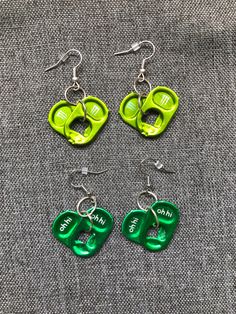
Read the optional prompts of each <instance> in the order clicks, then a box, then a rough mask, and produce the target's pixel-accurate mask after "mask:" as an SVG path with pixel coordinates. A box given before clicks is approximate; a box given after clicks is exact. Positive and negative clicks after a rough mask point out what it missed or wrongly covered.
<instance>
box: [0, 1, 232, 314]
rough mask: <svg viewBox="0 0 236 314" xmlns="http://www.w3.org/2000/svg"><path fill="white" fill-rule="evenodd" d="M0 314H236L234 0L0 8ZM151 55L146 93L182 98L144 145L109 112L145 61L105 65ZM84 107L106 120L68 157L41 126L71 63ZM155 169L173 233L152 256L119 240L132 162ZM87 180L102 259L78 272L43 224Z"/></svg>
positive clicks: (133, 174) (138, 181)
mask: <svg viewBox="0 0 236 314" xmlns="http://www.w3.org/2000/svg"><path fill="white" fill-rule="evenodd" d="M0 6H1V13H0V14H1V15H0V27H1V61H0V62H1V149H2V158H1V174H2V182H3V185H2V189H1V196H2V201H1V279H2V283H1V289H2V292H1V307H0V313H1V314H10V313H11V314H20V313H22V314H23V313H24V314H25V313H30V314H38V313H43V314H46V313H55V314H57V313H58V314H59V313H71V314H72V313H73V314H74V313H76V314H78V313H165V314H166V313H189V314H190V313H191V314H192V313H197V314H199V313H207V314H208V313H210V314H211V313H217V314H222V313H227V314H228V313H230V314H231V313H236V305H235V264H234V263H235V250H236V246H235V243H236V241H235V240H236V234H235V201H236V197H235V170H236V169H235V168H236V167H235V161H234V159H235V134H236V133H235V113H236V109H235V108H236V107H235V105H236V103H235V99H236V93H235V51H236V45H235V43H236V22H235V21H236V20H235V18H236V14H235V11H236V4H235V1H234V0H224V1H221V0H214V1H211V0H173V1H168V0H160V1H157V0H150V1H149V0H146V1H145V0H136V1H128V0H126V1H122V0H111V1H108V0H106V1H103V0H99V1H92V0H91V1H89V0H80V1H66V0H56V1H53V0H28V1H26V0H18V1H8V0H1V1H0ZM143 39H149V40H152V41H153V43H154V44H155V45H156V48H157V52H156V54H155V57H154V58H153V59H152V60H151V61H150V62H148V63H147V70H148V76H149V78H150V79H151V81H152V83H153V86H156V85H166V86H169V87H170V88H172V89H173V90H175V91H176V92H177V93H178V95H179V96H180V100H181V102H180V107H179V110H178V113H177V115H176V117H175V119H174V120H173V121H172V123H171V125H170V126H169V128H168V130H167V131H166V132H165V133H164V134H163V136H161V137H159V138H158V139H154V140H150V139H146V138H144V137H142V136H140V135H139V134H138V132H137V131H135V130H134V129H132V128H130V127H129V126H128V125H126V124H125V123H123V121H122V120H121V118H120V117H119V116H118V114H117V110H118V108H119V103H120V101H121V100H122V98H123V97H124V96H125V95H127V93H128V92H129V91H130V90H132V84H133V79H134V77H135V75H137V72H138V70H139V67H140V64H141V60H142V57H143V56H145V55H146V53H147V52H148V50H145V49H144V50H142V51H140V52H138V53H136V54H130V55H127V56H122V57H121V56H120V57H115V56H113V52H115V51H117V50H120V49H127V48H128V47H129V46H130V45H131V44H132V43H133V42H135V41H137V40H143ZM70 48H77V49H80V51H81V52H82V54H83V57H84V59H83V63H82V66H81V67H80V69H79V76H80V78H81V83H82V85H83V87H84V88H85V89H86V91H87V92H88V94H92V95H96V96H98V97H99V98H101V99H102V100H103V101H104V102H106V103H107V105H108V106H109V109H110V117H109V121H108V123H107V124H106V126H105V127H104V129H103V131H102V132H101V133H100V134H99V136H98V138H97V139H96V141H94V142H93V143H92V144H91V145H89V146H87V147H85V148H76V147H73V146H72V145H70V144H69V143H68V142H67V141H66V140H65V139H64V138H62V137H61V136H59V135H58V134H57V133H55V132H54V131H53V130H52V129H51V128H50V126H49V124H48V122H47V115H48V112H49V110H50V108H51V107H52V105H53V104H54V103H55V102H57V101H59V100H60V99H62V98H63V97H64V96H63V95H64V90H65V88H66V87H67V86H68V85H69V84H70V80H71V75H72V66H73V65H74V64H75V63H76V61H77V59H76V58H75V57H74V58H72V59H71V60H70V61H69V62H68V63H66V64H65V65H63V66H61V67H59V68H58V69H56V70H53V71H51V72H48V73H44V69H45V68H46V67H48V66H49V65H51V64H53V62H55V61H56V60H57V59H58V56H59V55H61V54H63V53H64V52H65V51H67V50H68V49H70ZM146 156H153V157H155V158H157V159H159V160H161V161H162V162H163V163H164V164H166V166H167V167H169V168H171V169H174V170H175V171H176V173H175V174H174V175H163V174H159V173H157V172H153V173H152V182H153V186H154V190H155V192H156V193H157V194H158V197H160V198H161V199H167V200H169V201H172V202H174V203H175V204H177V205H178V207H179V208H180V210H181V222H180V224H179V227H178V229H177V232H176V234H175V237H174V240H173V241H172V243H171V244H170V246H169V247H168V249H167V250H165V251H163V252H160V253H150V252H147V251H145V250H144V249H143V248H142V247H140V246H137V245H135V244H134V243H131V242H128V241H127V240H125V239H124V238H123V237H122V235H121V231H120V229H121V223H122V219H123V217H124V215H125V214H126V213H127V212H128V211H129V210H130V209H133V208H135V207H136V196H137V193H138V192H139V191H141V190H142V189H143V188H144V184H145V178H143V176H141V174H140V170H139V162H140V160H141V159H142V158H144V157H146ZM82 165H87V166H89V167H91V169H94V170H95V169H97V170H100V169H104V168H109V170H110V171H109V172H108V173H106V174H104V175H101V176H96V177H95V176H94V177H90V178H89V180H88V183H89V185H90V186H91V188H92V189H93V190H94V191H95V193H96V194H97V196H98V201H99V205H100V206H102V207H104V208H106V209H108V210H109V211H110V212H111V213H112V215H113V216H114V218H115V226H114V230H113V232H112V234H111V236H110V237H109V239H108V241H107V242H106V243H105V245H104V246H103V248H102V250H101V251H100V252H99V254H97V255H96V256H94V257H92V258H89V259H86V260H84V259H81V258H79V257H76V256H75V255H73V254H72V252H71V251H70V250H69V249H67V248H66V247H64V246H63V245H62V244H60V243H59V242H57V241H56V240H55V239H54V238H53V236H52V234H51V224H52V221H53V219H54V218H55V217H56V216H57V215H58V214H59V213H60V212H62V211H63V210H66V209H75V206H76V203H77V201H78V199H79V198H80V197H81V196H82V193H80V192H79V191H76V190H74V189H73V188H71V187H70V185H69V183H68V174H69V173H70V171H71V170H72V169H74V168H77V167H78V168H79V167H81V166H82Z"/></svg>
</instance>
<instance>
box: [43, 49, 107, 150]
mask: <svg viewBox="0 0 236 314" xmlns="http://www.w3.org/2000/svg"><path fill="white" fill-rule="evenodd" d="M70 54H76V55H78V56H79V58H80V61H79V63H78V64H77V65H76V66H75V67H74V68H73V77H72V82H73V83H72V85H70V86H69V87H67V88H66V90H65V99H63V100H60V101H59V102H57V103H56V104H55V105H54V106H53V107H52V108H51V110H50V112H49V115H48V121H49V123H50V125H51V127H52V128H53V129H54V130H55V131H56V132H58V133H59V134H61V135H62V136H64V137H65V138H66V139H67V140H68V141H69V142H70V143H71V144H75V145H85V144H88V143H90V142H91V141H92V140H93V139H94V138H95V137H96V135H97V133H98V132H99V131H100V130H101V128H102V127H103V125H104V124H105V123H106V121H107V119H108V108H107V106H106V104H105V103H104V102H103V101H101V100H100V99H99V98H97V97H94V96H86V93H85V91H84V89H83V88H82V87H81V86H80V83H79V78H78V76H77V69H78V67H79V65H80V64H81V62H82V55H81V53H80V51H79V50H76V49H70V50H68V51H67V52H66V53H65V54H64V55H63V56H62V58H61V59H60V60H59V61H58V62H57V63H56V64H54V65H52V66H51V67H49V68H47V69H46V70H45V71H49V70H52V69H54V68H56V67H58V66H59V65H60V64H61V63H64V62H65V61H66V60H67V59H68V58H69V57H70ZM70 92H76V93H82V99H78V101H77V102H72V101H70V100H69V99H68V94H69V93H70ZM75 121H77V122H79V121H83V122H85V121H86V122H88V127H87V128H86V129H85V131H84V134H81V133H79V132H76V131H75V130H73V129H72V128H71V126H72V124H73V123H74V122H75Z"/></svg>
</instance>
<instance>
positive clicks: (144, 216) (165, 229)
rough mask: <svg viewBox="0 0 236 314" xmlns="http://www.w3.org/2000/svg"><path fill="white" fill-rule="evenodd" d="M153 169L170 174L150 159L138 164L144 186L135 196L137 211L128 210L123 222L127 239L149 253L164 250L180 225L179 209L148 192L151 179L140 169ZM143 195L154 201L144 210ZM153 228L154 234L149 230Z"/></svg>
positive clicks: (123, 229) (123, 230)
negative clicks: (144, 167) (145, 185)
mask: <svg viewBox="0 0 236 314" xmlns="http://www.w3.org/2000/svg"><path fill="white" fill-rule="evenodd" d="M145 162H147V165H146V166H148V167H149V166H152V167H154V168H155V169H156V170H159V171H162V172H166V173H172V172H170V171H167V170H165V169H164V167H163V165H162V164H161V163H160V162H159V161H156V160H154V159H152V158H146V159H144V160H142V162H141V171H142V172H143V173H145V175H146V176H147V187H146V189H145V190H144V191H142V192H140V193H139V195H138V197H137V205H138V208H139V209H134V210H131V211H130V212H129V213H128V214H127V215H126V216H125V218H124V220H123V223H122V233H123V235H124V236H125V238H126V239H128V240H130V241H132V242H135V243H136V244H139V245H142V246H143V247H144V248H146V249H147V250H149V251H153V252H157V251H161V250H164V249H166V248H167V246H168V245H169V243H170V241H171V240H172V238H173V236H174V233H175V230H176V227H177V225H178V223H179V209H178V208H177V206H176V205H175V204H173V203H171V202H168V201H165V200H158V199H157V196H156V194H155V193H154V192H153V191H151V185H150V176H149V175H148V174H147V173H146V172H144V170H143V168H142V167H143V166H144V163H145ZM143 195H146V196H147V197H151V198H153V199H154V202H153V203H152V204H151V205H147V206H145V207H143V206H142V205H141V203H140V201H141V197H142V196H143ZM153 228H154V230H155V232H154V235H150V233H149V231H150V230H152V229H153Z"/></svg>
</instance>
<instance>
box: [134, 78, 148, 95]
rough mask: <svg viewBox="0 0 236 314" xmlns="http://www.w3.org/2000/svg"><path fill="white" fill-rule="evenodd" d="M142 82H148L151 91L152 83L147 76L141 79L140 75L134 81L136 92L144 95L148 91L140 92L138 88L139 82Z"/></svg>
mask: <svg viewBox="0 0 236 314" xmlns="http://www.w3.org/2000/svg"><path fill="white" fill-rule="evenodd" d="M141 83H146V84H147V85H148V87H149V92H148V93H150V91H151V90H152V85H151V83H150V81H149V80H147V79H146V78H144V79H143V80H142V81H140V80H139V77H137V78H136V80H135V81H134V90H135V92H136V93H137V94H138V95H139V94H142V95H147V93H145V92H139V91H138V89H137V84H141Z"/></svg>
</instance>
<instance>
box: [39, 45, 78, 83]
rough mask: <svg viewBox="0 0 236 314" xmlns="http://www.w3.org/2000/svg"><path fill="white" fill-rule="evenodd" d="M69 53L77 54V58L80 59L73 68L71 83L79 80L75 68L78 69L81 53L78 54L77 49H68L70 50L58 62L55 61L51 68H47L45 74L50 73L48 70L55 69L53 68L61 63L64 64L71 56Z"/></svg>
mask: <svg viewBox="0 0 236 314" xmlns="http://www.w3.org/2000/svg"><path fill="white" fill-rule="evenodd" d="M71 52H72V53H76V54H78V55H79V57H80V61H79V63H78V64H77V65H76V66H74V67H73V77H72V81H73V82H78V80H79V78H78V76H77V74H76V72H77V68H78V67H79V65H80V64H81V62H82V54H81V52H80V51H79V50H77V49H70V50H68V51H67V52H66V53H65V54H64V55H63V56H62V57H61V58H60V59H59V61H57V63H55V64H53V65H52V66H50V67H49V68H47V69H46V70H45V72H47V71H50V70H52V69H55V68H57V67H58V66H59V65H60V64H61V63H64V62H65V61H66V60H67V59H68V58H69V57H70V56H71V55H70V53H71Z"/></svg>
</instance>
